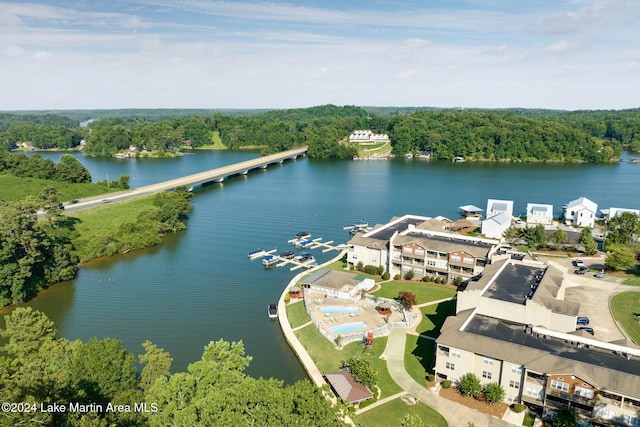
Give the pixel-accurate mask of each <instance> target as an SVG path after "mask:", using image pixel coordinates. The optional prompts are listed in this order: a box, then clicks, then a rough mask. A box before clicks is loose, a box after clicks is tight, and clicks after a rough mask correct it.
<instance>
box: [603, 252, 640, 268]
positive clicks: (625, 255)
mask: <svg viewBox="0 0 640 427" xmlns="http://www.w3.org/2000/svg"><path fill="white" fill-rule="evenodd" d="M604 262H605V264H607V265H608V266H609V267H611V268H613V269H614V270H629V269H631V268H633V267H635V266H636V265H637V262H636V254H635V253H634V252H631V251H630V250H627V249H618V250H615V251H613V252H612V253H609V254H607V256H605V258H604Z"/></svg>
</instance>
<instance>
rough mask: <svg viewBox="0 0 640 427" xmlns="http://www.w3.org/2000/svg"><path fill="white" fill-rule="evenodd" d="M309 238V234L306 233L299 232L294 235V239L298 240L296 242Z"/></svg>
mask: <svg viewBox="0 0 640 427" xmlns="http://www.w3.org/2000/svg"><path fill="white" fill-rule="evenodd" d="M310 237H311V233H308V232H306V231H301V232H299V233H297V234H296V239H298V240H306V239H308V238H310Z"/></svg>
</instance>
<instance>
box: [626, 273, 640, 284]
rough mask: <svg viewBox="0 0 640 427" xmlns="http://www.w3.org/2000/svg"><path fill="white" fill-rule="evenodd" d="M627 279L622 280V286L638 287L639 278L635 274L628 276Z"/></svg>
mask: <svg viewBox="0 0 640 427" xmlns="http://www.w3.org/2000/svg"><path fill="white" fill-rule="evenodd" d="M627 276H628V278H626V279H624V282H622V284H623V285H629V286H640V276H638V275H636V274H628V275H627Z"/></svg>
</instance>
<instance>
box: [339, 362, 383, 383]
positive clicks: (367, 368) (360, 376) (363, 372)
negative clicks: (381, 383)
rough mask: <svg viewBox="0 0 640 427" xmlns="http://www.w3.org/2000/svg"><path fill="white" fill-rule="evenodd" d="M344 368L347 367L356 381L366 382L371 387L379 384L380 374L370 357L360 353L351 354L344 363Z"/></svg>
mask: <svg viewBox="0 0 640 427" xmlns="http://www.w3.org/2000/svg"><path fill="white" fill-rule="evenodd" d="M342 367H343V368H347V369H348V370H349V372H351V375H353V377H354V378H355V379H356V381H358V382H360V383H362V384H364V385H365V386H367V387H368V388H369V389H373V387H375V386H376V384H378V380H379V378H380V374H379V373H378V371H376V370H375V368H374V367H373V364H372V363H371V361H370V360H369V359H366V358H364V357H362V356H360V355H355V356H351V357H350V358H348V359H347V360H346V361H344V362H343V363H342Z"/></svg>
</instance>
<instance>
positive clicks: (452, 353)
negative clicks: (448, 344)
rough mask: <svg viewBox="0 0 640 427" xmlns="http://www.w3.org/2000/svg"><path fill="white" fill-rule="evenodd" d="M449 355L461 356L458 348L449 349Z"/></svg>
mask: <svg viewBox="0 0 640 427" xmlns="http://www.w3.org/2000/svg"><path fill="white" fill-rule="evenodd" d="M451 356H452V357H457V358H458V359H460V356H462V354H461V353H460V350H451Z"/></svg>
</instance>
